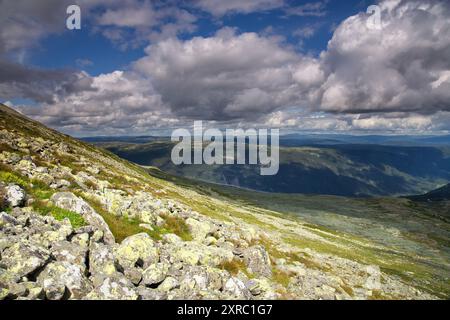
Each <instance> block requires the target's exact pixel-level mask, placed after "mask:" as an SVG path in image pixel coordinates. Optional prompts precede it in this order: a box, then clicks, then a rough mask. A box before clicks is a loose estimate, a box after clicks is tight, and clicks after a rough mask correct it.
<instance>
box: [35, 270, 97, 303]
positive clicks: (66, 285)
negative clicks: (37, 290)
mask: <svg viewBox="0 0 450 320" xmlns="http://www.w3.org/2000/svg"><path fill="white" fill-rule="evenodd" d="M37 282H38V283H39V284H40V285H41V286H42V288H43V289H44V291H45V295H46V297H47V299H50V300H61V299H63V298H70V299H80V298H82V297H84V296H85V295H87V294H88V293H89V292H90V291H91V290H92V284H91V283H90V282H89V281H88V279H87V278H86V276H85V275H84V273H83V270H82V268H81V267H80V266H79V265H76V264H71V263H69V262H67V261H63V262H61V261H56V262H51V263H50V264H48V265H47V266H46V267H45V269H44V270H43V271H42V272H41V273H40V274H39V276H38V278H37Z"/></svg>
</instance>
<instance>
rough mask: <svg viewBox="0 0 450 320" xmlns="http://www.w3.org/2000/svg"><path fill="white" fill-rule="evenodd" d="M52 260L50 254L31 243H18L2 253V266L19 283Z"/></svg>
mask: <svg viewBox="0 0 450 320" xmlns="http://www.w3.org/2000/svg"><path fill="white" fill-rule="evenodd" d="M49 259H50V252H49V251H48V250H47V249H45V248H42V247H39V246H36V245H34V244H31V243H26V242H18V243H15V244H13V245H12V246H10V247H9V248H6V249H5V250H4V251H3V253H2V260H1V264H2V265H3V266H4V267H6V269H7V271H8V272H9V273H10V274H11V275H12V277H13V278H14V279H15V280H16V281H18V280H19V279H21V278H22V277H26V276H29V275H31V274H32V273H33V272H34V271H36V270H38V269H39V268H41V267H43V266H44V265H45V264H46V263H47V262H48V261H49Z"/></svg>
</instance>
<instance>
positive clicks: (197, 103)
mask: <svg viewBox="0 0 450 320" xmlns="http://www.w3.org/2000/svg"><path fill="white" fill-rule="evenodd" d="M47 1H48V3H52V1H51V0H45V1H44V2H45V3H47ZM16 2H17V4H16V6H18V7H15V8H16V9H21V8H20V6H21V5H23V3H25V2H23V1H21V0H17V1H16ZM89 3H90V4H89V5H87V4H86V5H87V6H90V7H95V6H97V5H104V4H105V3H109V4H110V6H109V7H108V8H109V9H108V10H105V11H102V14H101V15H100V16H99V18H98V19H97V20H96V23H97V24H98V27H99V28H100V29H99V30H100V31H102V32H103V34H104V35H105V36H107V37H108V38H109V39H111V40H113V41H115V42H117V43H119V44H120V43H124V40H127V41H126V42H125V43H127V45H129V43H130V42H132V41H129V39H128V38H129V35H130V34H129V32H132V33H133V37H132V38H133V41H134V40H136V41H146V42H148V41H150V43H151V44H150V45H149V46H148V47H147V48H146V49H145V56H144V57H143V58H141V59H139V60H138V61H136V62H135V63H133V64H132V66H131V67H130V69H129V70H127V71H116V72H113V73H110V74H106V75H100V76H98V77H91V76H89V75H88V74H86V73H84V72H74V71H67V70H65V71H61V70H59V71H58V70H57V71H47V70H40V69H36V68H32V67H25V66H23V65H21V64H18V63H12V62H10V61H7V60H5V59H3V58H1V54H2V53H3V52H6V51H8V50H16V49H20V48H22V47H24V46H25V47H26V46H27V45H29V44H30V43H32V42H33V41H29V40H28V43H27V35H23V34H22V33H24V30H25V28H31V27H30V25H27V24H26V23H25V24H23V23H22V21H21V20H20V19H19V17H17V18H14V15H13V18H12V20H11V19H9V18H8V19H7V20H8V21H9V22H13V23H12V25H15V28H16V29H17V30H16V31H14V30H13V29H11V30H9V31H8V32H6V33H5V32H3V30H1V31H0V95H1V96H2V98H4V99H13V98H15V97H18V96H20V97H26V98H31V99H33V100H35V101H38V102H42V104H43V107H42V108H41V109H39V108H34V109H33V108H26V107H22V108H21V110H23V111H24V112H26V113H27V114H31V115H33V116H34V117H38V118H39V120H43V121H45V122H46V123H49V124H52V125H53V126H56V127H63V128H66V130H74V131H75V130H77V129H78V130H84V131H92V132H95V131H96V130H102V131H103V132H112V131H114V132H117V133H121V132H126V133H129V131H130V129H127V128H130V127H132V128H133V131H134V132H141V131H142V130H144V127H145V126H147V129H148V127H150V126H152V127H154V126H155V124H156V125H157V126H171V125H174V124H177V123H178V124H181V123H184V121H187V120H188V119H203V120H212V121H234V122H235V123H241V124H243V123H244V124H249V125H251V124H263V125H273V126H281V127H284V126H287V127H293V128H297V129H300V130H320V129H321V130H328V131H330V130H331V131H344V130H372V131H373V130H385V131H394V130H395V129H396V128H397V129H398V130H400V131H405V132H406V131H408V130H417V131H423V132H425V131H429V130H449V129H450V128H449V123H450V116H449V114H450V112H449V111H450V60H449V57H450V37H448V36H447V35H448V34H450V32H449V31H450V19H449V17H450V3H449V2H448V1H444V0H423V1H416V0H409V1H405V0H384V1H381V2H380V3H379V5H380V8H381V9H382V11H381V13H382V15H381V21H382V28H381V30H373V29H370V28H368V27H367V21H368V19H369V18H370V17H369V15H367V14H366V13H360V14H357V15H355V16H352V17H349V18H348V19H346V20H344V21H343V22H342V23H341V24H340V25H339V26H338V27H337V28H336V30H335V32H334V34H333V37H332V39H331V40H330V41H329V43H328V46H327V49H326V50H324V52H322V53H321V54H320V56H318V57H312V56H306V55H304V54H302V53H299V52H298V51H295V50H294V49H293V48H291V47H290V46H289V45H288V44H286V43H285V42H283V39H281V38H279V37H273V36H270V35H268V34H257V33H253V32H244V33H239V32H238V31H237V30H235V29H231V28H223V29H221V30H219V31H218V32H217V33H216V34H214V35H211V36H203V37H194V38H192V39H187V40H185V39H184V40H182V39H179V38H178V37H177V36H178V35H179V34H180V33H182V32H192V31H193V30H194V29H195V22H196V18H195V17H194V16H192V14H191V13H189V12H188V11H186V10H184V9H182V8H176V9H177V10H174V11H170V8H172V7H171V6H172V2H170V1H169V2H168V3H167V4H164V5H161V3H160V2H155V3H153V2H149V1H137V0H126V1H125V2H124V4H125V5H124V6H119V5H118V2H117V1H115V0H95V1H91V2H89ZM211 3H214V1H208V4H206V2H203V1H197V2H196V5H197V6H199V7H200V8H202V9H203V10H206V11H208V12H211V13H212V14H213V15H215V16H216V17H219V16H222V15H225V14H227V13H231V12H236V13H237V12H240V13H246V12H254V11H260V10H269V9H270V8H282V7H283V6H284V7H283V8H284V10H286V12H287V14H289V15H298V16H302V15H303V16H304V15H310V16H321V15H323V14H325V10H326V4H327V2H326V1H321V2H315V3H311V4H307V5H303V6H298V7H295V8H292V7H291V8H289V9H291V10H290V11H289V10H288V9H286V6H285V4H284V3H282V1H271V0H261V1H252V2H248V1H236V2H235V1H220V2H217V3H216V5H215V6H211V8H208V7H207V6H209V5H210V4H211ZM0 4H1V6H2V9H3V6H4V2H0ZM27 4H29V2H27ZM11 6H12V7H13V5H11ZM6 7H7V6H6ZM12 7H11V8H12ZM7 8H9V7H7ZM49 8H50V7H47V10H50V9H49ZM294 9H295V10H294ZM8 10H10V9H8ZM27 10H28V9H27ZM4 12H7V11H3V10H2V11H1V13H0V19H1V17H3V19H6V18H5V17H9V16H8V15H7V14H4ZM9 12H12V11H11V10H10V11H9ZM25 12H28V11H25ZM30 14H31V13H30ZM46 14H47V13H46V12H44V11H42V12H37V18H36V19H38V20H39V19H45V17H46ZM52 16H53V15H52ZM63 16H64V15H63ZM4 21H5V22H8V21H6V20H4ZM105 26H107V27H108V28H107V29H102V28H104V27H105ZM313 27H314V26H313V25H311V26H306V27H305V28H303V29H302V30H298V34H297V35H298V36H299V37H300V38H303V39H304V38H307V37H309V36H310V35H311V34H312V33H313ZM11 28H12V27H11ZM2 32H3V33H2ZM14 32H16V33H14ZM33 32H37V33H38V34H35V35H32V36H31V38H30V39H32V40H35V39H39V38H40V37H42V36H44V34H46V33H48V32H58V31H57V28H56V27H55V25H53V23H52V21H51V20H49V21H48V25H45V24H43V27H42V29H39V28H38V29H36V30H31V31H30V34H31V33H33ZM5 34H6V36H5ZM14 34H16V35H17V39H14V37H12V36H11V35H14ZM300 40H301V39H300ZM2 50H3V51H2ZM5 50H6V51H5ZM127 130H128V131H127Z"/></svg>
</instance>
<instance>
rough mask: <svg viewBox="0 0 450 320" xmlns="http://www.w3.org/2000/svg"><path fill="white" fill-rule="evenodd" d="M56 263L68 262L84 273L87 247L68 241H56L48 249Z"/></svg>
mask: <svg viewBox="0 0 450 320" xmlns="http://www.w3.org/2000/svg"><path fill="white" fill-rule="evenodd" d="M50 251H51V253H52V255H53V256H54V257H55V258H56V260H57V261H61V262H69V263H71V264H76V265H78V266H79V267H80V268H81V270H82V271H83V272H84V271H85V269H86V265H85V260H86V253H87V247H86V246H82V245H78V244H76V243H71V242H68V241H58V242H56V243H55V244H53V245H52V248H51V249H50Z"/></svg>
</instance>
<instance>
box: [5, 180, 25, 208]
mask: <svg viewBox="0 0 450 320" xmlns="http://www.w3.org/2000/svg"><path fill="white" fill-rule="evenodd" d="M25 200H26V193H25V191H24V190H23V189H22V188H21V187H19V186H18V185H9V186H7V187H6V202H7V203H8V204H9V205H10V206H11V207H20V206H22V205H23V204H24V203H25Z"/></svg>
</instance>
